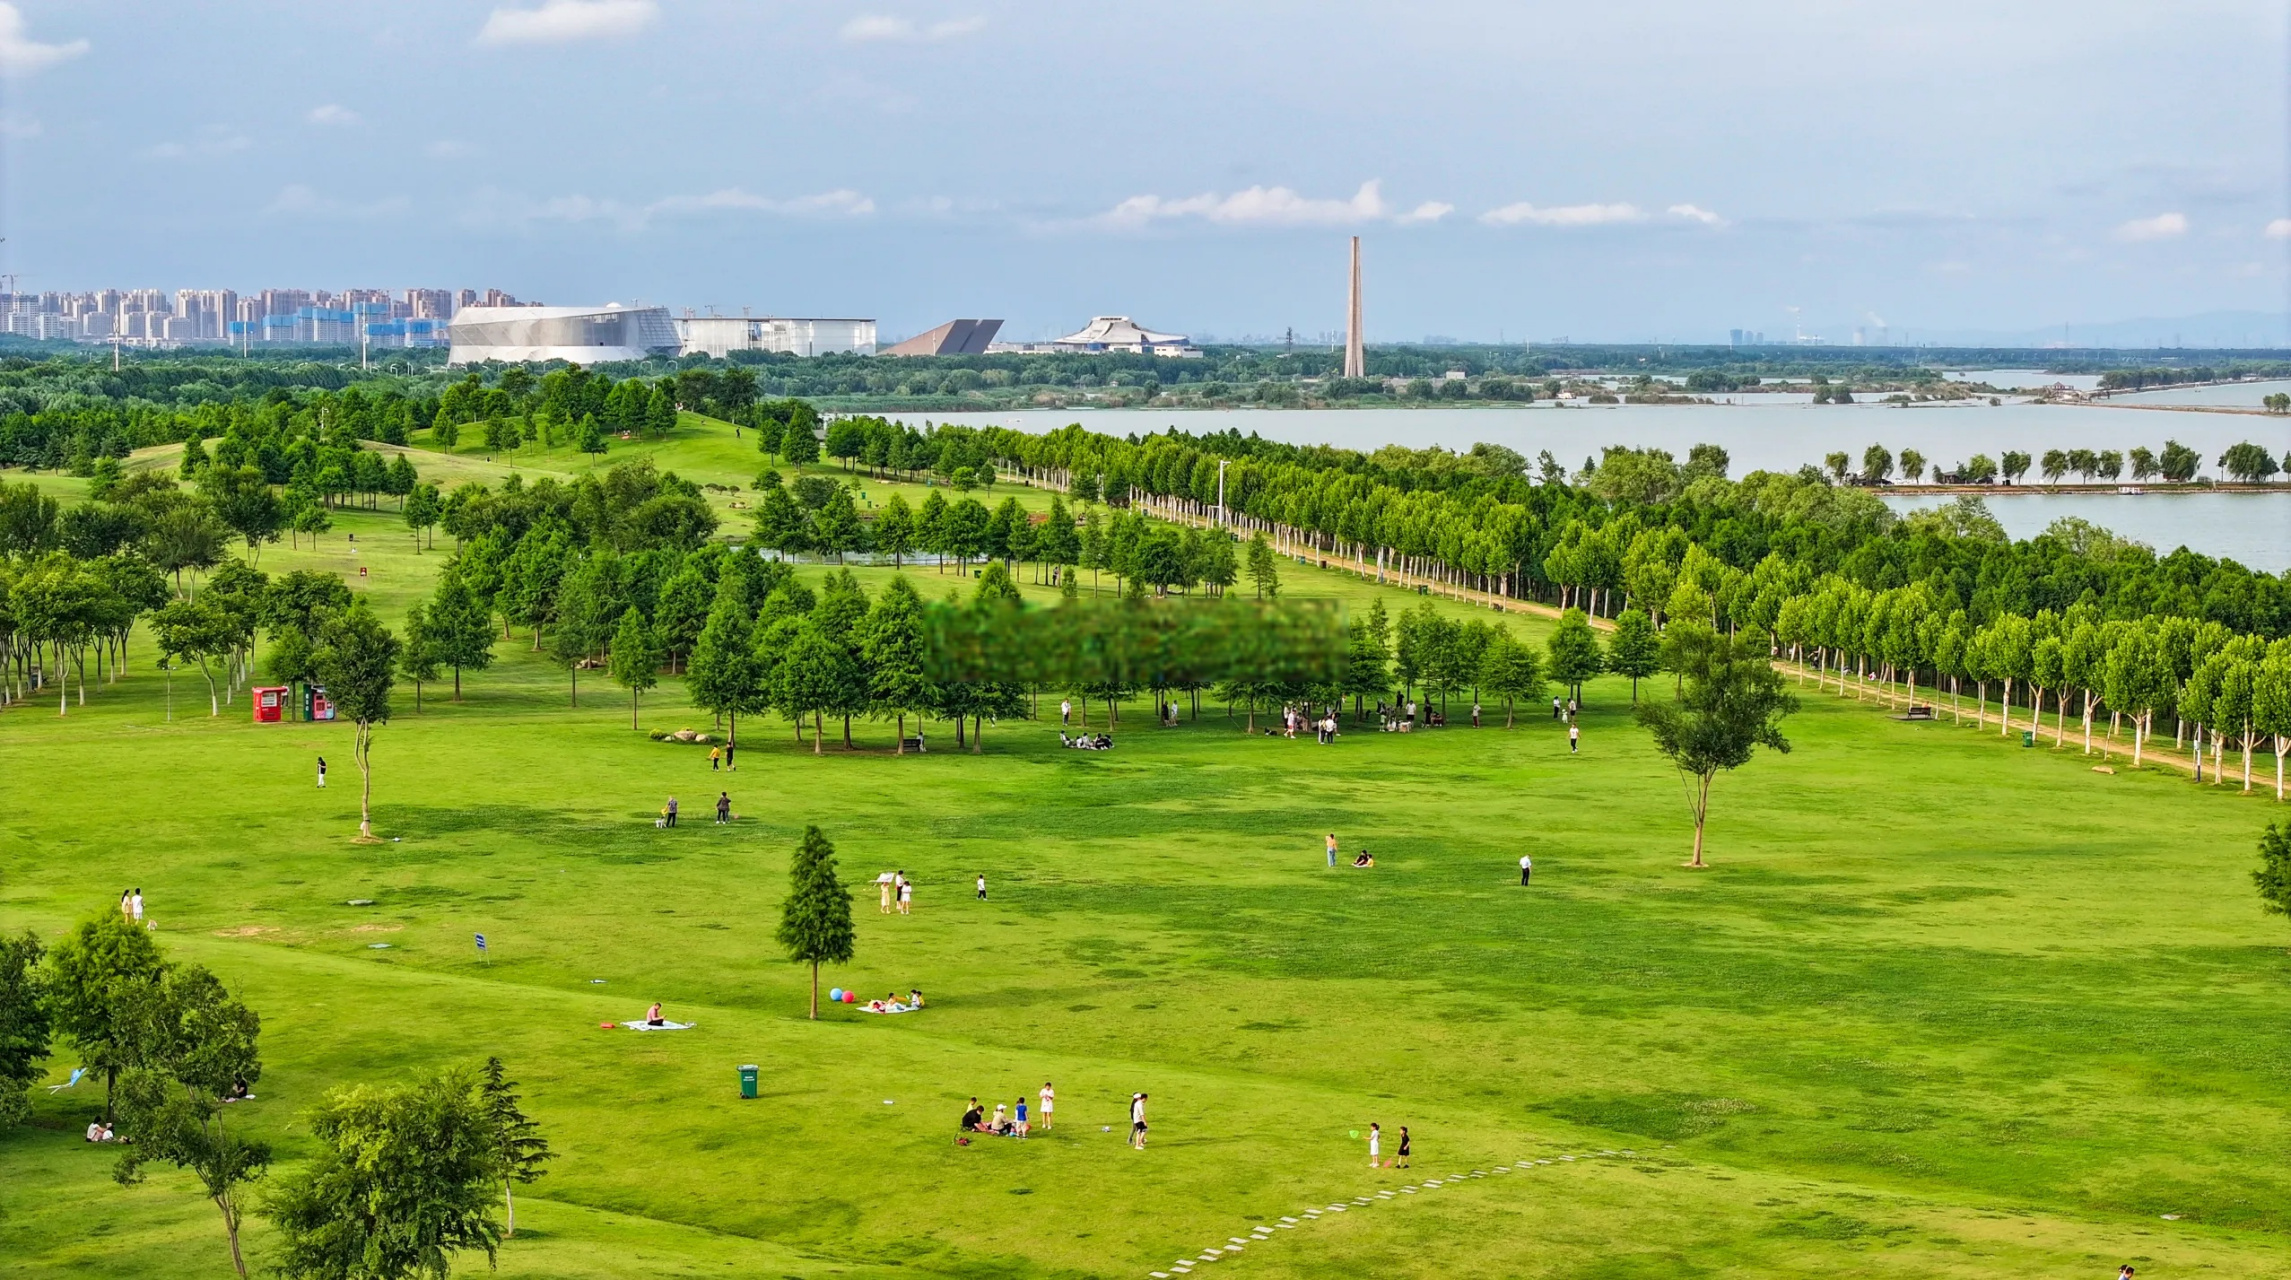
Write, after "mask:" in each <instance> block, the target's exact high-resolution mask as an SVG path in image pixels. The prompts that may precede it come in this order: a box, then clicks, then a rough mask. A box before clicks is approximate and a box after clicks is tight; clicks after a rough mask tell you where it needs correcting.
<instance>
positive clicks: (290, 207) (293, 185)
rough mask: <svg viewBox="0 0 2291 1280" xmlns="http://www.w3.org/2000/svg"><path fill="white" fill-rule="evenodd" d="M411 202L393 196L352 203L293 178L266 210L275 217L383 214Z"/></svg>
mask: <svg viewBox="0 0 2291 1280" xmlns="http://www.w3.org/2000/svg"><path fill="white" fill-rule="evenodd" d="M411 203H412V202H411V201H409V200H407V199H406V197H404V196H391V197H389V198H388V199H386V200H374V201H368V202H366V203H362V204H352V203H349V202H347V201H342V200H336V199H333V198H332V197H330V196H326V195H322V194H320V193H319V191H318V189H317V188H315V187H311V186H308V185H306V184H304V183H300V182H290V183H287V184H286V185H285V186H283V187H280V188H279V190H278V195H277V196H275V197H273V198H272V200H271V202H270V203H269V204H267V205H264V206H263V213H264V214H265V215H267V216H269V217H273V218H381V217H389V216H393V215H396V214H400V213H404V212H405V211H406V210H407V208H408V207H410V206H411Z"/></svg>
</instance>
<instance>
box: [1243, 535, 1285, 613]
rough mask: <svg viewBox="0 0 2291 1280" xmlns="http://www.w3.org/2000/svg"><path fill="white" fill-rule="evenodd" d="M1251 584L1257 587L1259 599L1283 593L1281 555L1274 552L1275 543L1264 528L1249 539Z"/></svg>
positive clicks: (1270, 597)
mask: <svg viewBox="0 0 2291 1280" xmlns="http://www.w3.org/2000/svg"><path fill="white" fill-rule="evenodd" d="M1249 585H1250V586H1252V587H1255V588H1256V590H1257V598H1258V599H1259V600H1266V599H1272V598H1275V597H1277V596H1279V595H1280V594H1281V567H1280V557H1279V556H1277V555H1275V554H1273V544H1272V543H1271V542H1268V541H1266V539H1265V532H1264V530H1262V529H1260V530H1258V531H1257V533H1256V536H1254V537H1252V538H1250V539H1249Z"/></svg>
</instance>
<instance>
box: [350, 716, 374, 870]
mask: <svg viewBox="0 0 2291 1280" xmlns="http://www.w3.org/2000/svg"><path fill="white" fill-rule="evenodd" d="M373 750H374V726H373V724H372V723H371V722H369V721H365V720H361V721H359V722H358V732H357V735H356V736H355V737H354V738H353V739H352V751H353V754H354V755H355V756H356V757H357V760H358V781H359V788H358V838H359V839H361V840H371V839H373V838H374V766H373V755H372V753H373Z"/></svg>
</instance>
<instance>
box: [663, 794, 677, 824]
mask: <svg viewBox="0 0 2291 1280" xmlns="http://www.w3.org/2000/svg"><path fill="white" fill-rule="evenodd" d="M661 816H662V817H665V818H667V819H668V825H669V826H672V827H673V826H675V825H676V797H675V796H670V797H668V808H667V809H666V810H664V811H663V812H662V814H661Z"/></svg>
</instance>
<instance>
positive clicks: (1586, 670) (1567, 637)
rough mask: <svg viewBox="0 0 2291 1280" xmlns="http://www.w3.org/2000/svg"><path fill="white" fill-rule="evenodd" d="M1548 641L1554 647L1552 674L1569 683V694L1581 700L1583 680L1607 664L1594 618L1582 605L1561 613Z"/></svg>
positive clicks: (1552, 676)
mask: <svg viewBox="0 0 2291 1280" xmlns="http://www.w3.org/2000/svg"><path fill="white" fill-rule="evenodd" d="M1545 643H1546V645H1548V646H1549V648H1550V650H1551V678H1552V679H1554V680H1557V681H1558V682H1559V683H1561V684H1563V685H1565V686H1567V696H1568V697H1570V698H1572V699H1574V700H1576V701H1577V702H1578V703H1580V702H1581V701H1582V698H1583V682H1584V681H1586V680H1589V679H1591V678H1592V677H1593V676H1596V675H1598V674H1599V672H1600V671H1601V670H1603V669H1605V667H1606V663H1605V661H1604V660H1603V659H1602V658H1601V657H1600V655H1599V637H1598V636H1596V635H1594V634H1592V631H1591V619H1590V618H1589V617H1588V616H1586V615H1585V614H1584V612H1583V611H1582V610H1581V609H1569V610H1568V611H1567V612H1565V613H1562V614H1560V615H1559V625H1558V626H1557V627H1556V628H1554V629H1553V630H1552V632H1551V639H1549V640H1548V641H1546V642H1545Z"/></svg>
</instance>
